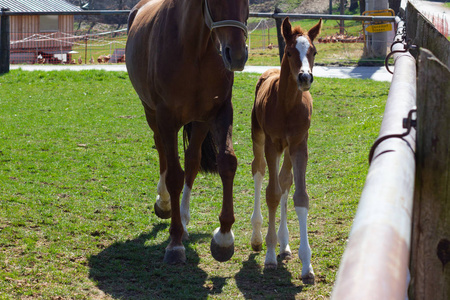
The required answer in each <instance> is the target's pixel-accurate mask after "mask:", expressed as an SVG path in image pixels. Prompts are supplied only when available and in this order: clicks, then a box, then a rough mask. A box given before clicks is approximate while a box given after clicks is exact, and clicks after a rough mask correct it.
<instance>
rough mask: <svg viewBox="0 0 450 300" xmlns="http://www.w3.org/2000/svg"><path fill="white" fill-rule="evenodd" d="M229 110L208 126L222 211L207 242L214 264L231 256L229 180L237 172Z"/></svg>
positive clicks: (225, 110) (232, 212)
mask: <svg viewBox="0 0 450 300" xmlns="http://www.w3.org/2000/svg"><path fill="white" fill-rule="evenodd" d="M232 126H233V108H232V106H231V95H230V101H228V102H227V103H225V104H224V107H222V108H221V109H220V110H219V113H218V116H217V118H216V120H215V121H214V124H213V126H212V132H213V135H214V139H215V141H216V142H217V146H218V148H219V149H218V150H219V153H218V154H217V167H218V170H219V175H220V178H221V180H222V185H223V200H222V211H221V212H220V215H219V221H220V227H219V228H217V229H216V230H215V231H214V234H213V238H212V240H211V254H212V256H213V257H214V258H215V259H216V260H217V261H221V262H222V261H227V260H229V259H230V258H231V257H232V256H233V254H234V234H233V231H232V230H231V226H232V225H233V223H234V220H235V219H234V210H233V180H234V175H235V173H236V169H237V159H236V155H235V154H234V150H233V141H232Z"/></svg>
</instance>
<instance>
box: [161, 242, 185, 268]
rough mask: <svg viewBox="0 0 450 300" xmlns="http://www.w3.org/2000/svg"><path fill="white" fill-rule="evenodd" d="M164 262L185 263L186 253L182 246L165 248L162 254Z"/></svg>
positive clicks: (171, 263)
mask: <svg viewBox="0 0 450 300" xmlns="http://www.w3.org/2000/svg"><path fill="white" fill-rule="evenodd" d="M164 263H166V264H168V265H179V264H185V263H186V253H185V250H184V247H183V246H179V247H174V248H172V249H169V248H166V254H165V255H164Z"/></svg>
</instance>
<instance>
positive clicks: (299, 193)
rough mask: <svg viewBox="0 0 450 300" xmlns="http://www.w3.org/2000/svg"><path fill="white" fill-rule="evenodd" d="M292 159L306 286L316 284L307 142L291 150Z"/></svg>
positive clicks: (301, 256) (295, 201)
mask: <svg viewBox="0 0 450 300" xmlns="http://www.w3.org/2000/svg"><path fill="white" fill-rule="evenodd" d="M291 153H292V154H291V159H292V162H293V168H294V181H295V193H294V205H295V212H296V213H297V217H298V222H299V228H300V247H299V249H298V257H299V258H300V260H301V261H302V281H303V283H304V284H314V278H315V275H314V271H313V267H312V265H311V247H310V246H309V242H308V227H307V218H308V209H309V196H308V193H307V192H306V180H305V175H306V165H307V161H308V149H307V144H306V139H305V141H304V142H303V143H302V144H301V145H300V148H299V149H296V150H294V151H292V150H291Z"/></svg>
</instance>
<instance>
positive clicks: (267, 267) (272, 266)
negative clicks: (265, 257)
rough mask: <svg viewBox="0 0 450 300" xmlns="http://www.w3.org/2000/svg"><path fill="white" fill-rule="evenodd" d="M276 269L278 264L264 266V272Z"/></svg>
mask: <svg viewBox="0 0 450 300" xmlns="http://www.w3.org/2000/svg"><path fill="white" fill-rule="evenodd" d="M276 269H277V264H274V263H268V264H264V270H276Z"/></svg>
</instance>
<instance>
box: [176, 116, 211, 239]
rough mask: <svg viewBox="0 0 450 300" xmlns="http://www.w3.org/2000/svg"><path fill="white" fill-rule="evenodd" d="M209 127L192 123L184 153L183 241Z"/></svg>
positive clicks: (204, 124)
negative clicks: (202, 147)
mask: <svg viewBox="0 0 450 300" xmlns="http://www.w3.org/2000/svg"><path fill="white" fill-rule="evenodd" d="M208 131H209V127H208V125H207V124H206V123H199V122H195V123H192V132H191V138H190V140H189V146H188V148H187V149H186V153H185V163H184V165H185V167H184V170H185V183H184V189H183V197H182V198H181V206H180V210H181V212H180V213H181V223H182V224H183V230H184V233H183V239H184V240H186V239H188V237H189V234H188V231H187V225H188V224H189V221H190V219H191V217H190V213H189V204H190V197H191V191H192V186H193V185H194V180H195V177H196V176H197V174H198V172H199V170H200V161H201V157H202V152H201V146H202V143H203V140H204V139H205V137H206V135H207V133H208Z"/></svg>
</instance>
